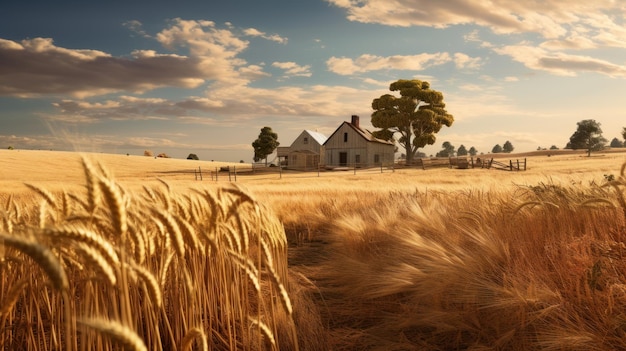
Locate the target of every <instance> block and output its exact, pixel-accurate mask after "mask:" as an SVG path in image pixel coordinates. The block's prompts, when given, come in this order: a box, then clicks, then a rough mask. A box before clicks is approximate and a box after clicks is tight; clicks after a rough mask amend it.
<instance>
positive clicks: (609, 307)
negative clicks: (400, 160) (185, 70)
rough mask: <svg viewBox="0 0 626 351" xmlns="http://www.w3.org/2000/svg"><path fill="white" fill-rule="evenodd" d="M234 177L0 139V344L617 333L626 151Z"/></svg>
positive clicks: (536, 342) (419, 342)
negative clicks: (519, 165)
mask: <svg viewBox="0 0 626 351" xmlns="http://www.w3.org/2000/svg"><path fill="white" fill-rule="evenodd" d="M498 156H501V158H500V159H501V160H502V161H506V162H508V160H509V159H513V160H515V159H517V158H526V160H527V162H528V169H527V171H524V172H507V171H498V170H493V169H490V170H487V169H480V168H477V169H448V168H440V169H432V170H421V169H402V168H398V169H395V170H393V171H392V170H390V169H384V170H383V171H382V172H381V170H380V169H378V170H377V169H372V170H357V172H356V174H355V173H354V172H353V171H343V172H321V173H319V174H318V173H317V172H312V173H303V172H293V171H292V172H290V171H285V172H283V173H282V174H279V173H278V172H268V171H265V172H256V173H255V174H252V173H240V174H239V176H238V178H237V182H234V179H233V178H231V181H230V182H229V181H228V176H227V175H224V174H222V175H220V177H219V178H218V181H214V180H211V177H210V176H209V177H207V176H206V174H205V177H204V180H203V181H198V180H196V179H195V177H194V173H193V170H194V169H196V168H197V167H201V168H202V169H204V170H206V171H208V170H214V169H215V168H218V169H219V167H222V166H235V167H242V168H244V167H245V166H244V165H240V164H230V165H228V164H223V163H217V162H206V161H191V160H173V159H154V158H150V157H140V156H122V155H104V154H85V155H80V154H77V153H71V152H68V153H64V152H52V151H25V150H0V162H2V164H3V167H2V168H0V186H2V192H1V193H0V214H1V215H0V235H1V237H0V239H2V240H3V242H4V246H3V248H2V250H3V252H2V254H3V256H2V257H3V259H2V261H1V264H0V284H2V289H0V324H2V328H0V330H1V331H2V334H1V335H0V345H1V346H0V347H2V348H4V349H33V350H44V349H45V350H49V349H66V350H67V349H69V350H73V349H79V350H115V349H119V348H120V347H125V349H133V350H144V349H150V350H152V349H169V350H191V349H194V350H195V349H204V350H208V349H211V350H231V349H242V350H298V349H302V350H329V349H334V350H443V349H446V350H447V349H463V350H469V349H471V350H505V349H506V350H615V349H625V348H626V317H625V315H624V310H625V308H626V243H625V240H626V237H625V235H624V234H626V201H625V199H624V187H625V186H626V180H625V179H624V169H623V167H622V165H623V164H624V162H626V153H621V152H604V153H598V154H594V155H592V157H585V155H584V153H582V152H581V153H571V152H567V153H566V152H552V153H550V156H548V155H547V154H545V153H544V154H530V155H528V154H527V155H498Z"/></svg>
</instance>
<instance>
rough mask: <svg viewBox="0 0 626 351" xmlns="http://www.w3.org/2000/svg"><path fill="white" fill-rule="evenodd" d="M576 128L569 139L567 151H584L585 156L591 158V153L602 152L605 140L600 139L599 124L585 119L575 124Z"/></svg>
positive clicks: (600, 130)
mask: <svg viewBox="0 0 626 351" xmlns="http://www.w3.org/2000/svg"><path fill="white" fill-rule="evenodd" d="M577 125H578V128H577V129H576V131H575V132H574V134H572V136H571V137H570V138H569V143H567V147H566V148H567V149H573V150H577V149H586V150H587V156H588V157H589V156H591V151H599V150H602V149H603V148H604V146H605V144H606V142H607V140H606V139H605V138H604V137H602V129H601V128H600V123H598V122H596V121H595V120H593V119H585V120H582V121H580V122H578V123H577Z"/></svg>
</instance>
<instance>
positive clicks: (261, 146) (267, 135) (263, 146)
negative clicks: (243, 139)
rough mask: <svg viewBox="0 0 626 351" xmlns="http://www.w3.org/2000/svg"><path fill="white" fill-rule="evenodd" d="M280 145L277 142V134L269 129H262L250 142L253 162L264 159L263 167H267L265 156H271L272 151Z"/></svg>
mask: <svg viewBox="0 0 626 351" xmlns="http://www.w3.org/2000/svg"><path fill="white" fill-rule="evenodd" d="M278 145H280V143H279V142H278V134H276V133H274V132H273V131H272V128H270V127H263V128H262V129H261V133H259V137H258V138H257V139H256V140H255V141H254V142H252V147H253V148H254V162H259V161H261V160H263V159H265V165H266V166H267V156H269V155H271V154H272V152H274V150H276V148H277V147H278Z"/></svg>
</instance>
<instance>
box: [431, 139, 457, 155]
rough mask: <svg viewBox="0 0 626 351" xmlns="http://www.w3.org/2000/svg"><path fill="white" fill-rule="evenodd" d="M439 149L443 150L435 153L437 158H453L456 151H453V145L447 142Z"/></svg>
mask: <svg viewBox="0 0 626 351" xmlns="http://www.w3.org/2000/svg"><path fill="white" fill-rule="evenodd" d="M441 147H443V150H441V151H439V152H438V153H437V155H436V156H437V157H453V156H454V154H455V153H456V151H454V145H452V144H450V142H449V141H445V142H444V143H443V144H442V145H441Z"/></svg>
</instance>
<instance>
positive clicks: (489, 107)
mask: <svg viewBox="0 0 626 351" xmlns="http://www.w3.org/2000/svg"><path fill="white" fill-rule="evenodd" d="M625 15H626V3H623V2H621V1H611V0H596V1H593V2H590V1H580V0H563V1H558V2H557V1H550V2H546V1H543V0H528V1H517V0H492V1H486V0H484V1H483V0H450V1H435V0H326V1H324V0H306V1H283V0H275V1H252V0H231V1H224V2H219V3H217V2H212V1H206V0H203V1H196V0H186V1H180V2H172V1H156V0H155V1H124V2H122V1H106V2H88V1H55V2H52V1H45V2H44V1H28V0H26V1H21V2H14V3H12V4H11V6H9V7H5V9H4V10H3V11H2V12H0V147H2V148H6V147H8V146H13V147H15V148H19V149H54V150H77V151H95V152H110V153H124V154H125V153H131V154H143V151H144V150H152V151H153V152H155V153H161V152H165V153H167V154H168V155H170V156H172V157H177V158H184V157H186V156H187V155H188V154H189V153H195V154H197V155H198V156H199V157H200V159H202V160H210V159H214V160H223V161H239V160H244V161H246V162H250V161H251V160H252V157H253V150H252V146H251V143H252V141H253V140H254V139H256V137H257V136H258V134H259V132H260V129H261V128H263V127H264V126H270V127H271V128H272V129H273V130H274V131H275V132H276V133H278V136H279V141H280V142H281V145H282V146H288V145H290V144H291V142H292V141H293V140H294V139H295V138H296V137H297V135H298V134H300V132H301V131H302V130H303V129H311V130H317V131H319V132H321V133H323V134H326V135H330V134H331V133H332V132H333V131H334V130H335V128H336V127H337V126H339V125H340V124H341V122H342V121H344V120H349V119H350V116H351V115H353V114H357V115H359V116H361V125H362V126H365V127H367V128H368V129H371V130H373V129H374V128H372V127H371V124H370V115H371V113H372V110H371V102H372V100H373V99H374V98H377V97H379V96H380V95H383V94H387V93H390V92H389V90H388V88H389V84H390V83H391V82H393V81H395V80H397V79H420V80H426V81H429V82H430V83H431V87H432V88H433V89H435V90H438V91H441V92H442V93H443V94H444V101H445V102H446V104H447V110H448V112H449V113H451V114H452V115H454V117H455V122H454V124H453V125H452V126H451V127H450V128H445V127H444V128H443V129H442V131H441V132H440V133H439V134H438V137H437V141H436V143H435V144H434V145H433V146H429V147H426V148H425V149H424V150H422V151H424V152H426V153H427V154H434V153H436V152H437V151H439V150H440V149H441V144H442V143H443V142H445V141H449V142H450V143H452V144H453V145H455V146H456V147H457V148H458V147H459V146H460V145H465V146H466V148H468V149H469V148H470V147H471V146H474V147H475V148H476V149H478V151H479V152H484V153H487V152H489V151H491V149H492V147H493V146H494V145H496V144H500V145H502V144H504V142H505V141H507V140H508V141H510V142H511V143H512V144H513V146H514V147H515V151H531V150H535V149H537V147H538V146H541V147H550V146H551V145H556V146H558V147H560V148H562V147H564V146H565V144H566V143H567V141H568V140H569V137H570V136H571V135H572V133H573V132H574V131H575V129H576V122H578V121H581V120H583V119H595V120H596V121H598V122H600V123H601V125H602V129H603V131H604V136H605V137H606V138H607V139H609V140H611V139H613V138H614V137H620V133H621V130H622V127H624V126H626V99H625V98H624V97H623V96H622V95H623V94H624V92H626V50H625V48H626V26H624V24H625ZM620 138H621V137H620Z"/></svg>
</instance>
